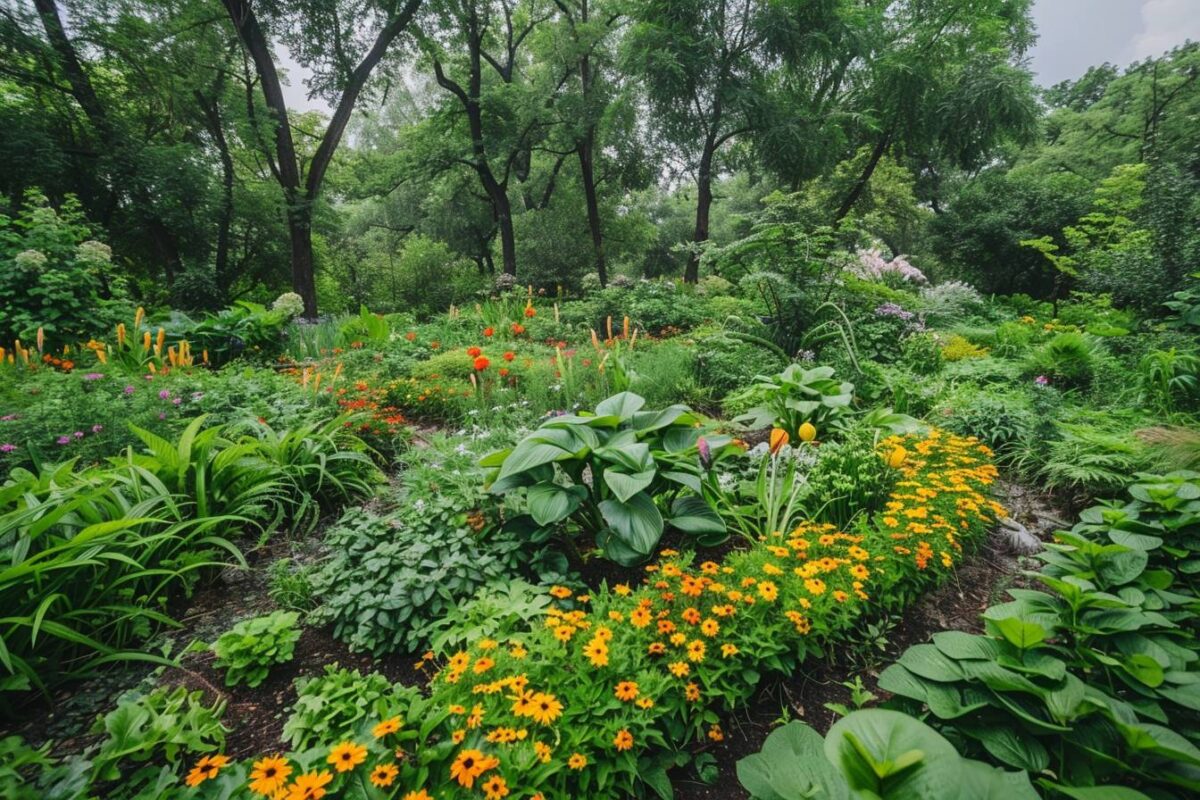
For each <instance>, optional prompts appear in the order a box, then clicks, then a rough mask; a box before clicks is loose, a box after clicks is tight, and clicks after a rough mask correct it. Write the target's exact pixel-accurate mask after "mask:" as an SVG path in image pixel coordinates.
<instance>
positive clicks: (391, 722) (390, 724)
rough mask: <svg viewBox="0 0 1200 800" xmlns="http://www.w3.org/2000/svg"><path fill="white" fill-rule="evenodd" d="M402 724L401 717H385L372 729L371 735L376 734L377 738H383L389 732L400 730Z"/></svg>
mask: <svg viewBox="0 0 1200 800" xmlns="http://www.w3.org/2000/svg"><path fill="white" fill-rule="evenodd" d="M400 725H401V722H400V718H399V717H392V718H391V719H385V720H384V721H383V722H381V723H379V724H378V725H376V726H375V727H374V728H372V729H371V735H372V736H374V737H375V738H376V739H382V738H383V737H385V736H387V735H388V734H389V733H395V732H397V731H398V730H400Z"/></svg>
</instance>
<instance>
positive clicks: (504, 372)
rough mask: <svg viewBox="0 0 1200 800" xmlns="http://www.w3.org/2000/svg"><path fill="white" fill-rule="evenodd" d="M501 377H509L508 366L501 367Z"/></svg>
mask: <svg viewBox="0 0 1200 800" xmlns="http://www.w3.org/2000/svg"><path fill="white" fill-rule="evenodd" d="M500 377H501V378H507V377H508V367H501V368H500Z"/></svg>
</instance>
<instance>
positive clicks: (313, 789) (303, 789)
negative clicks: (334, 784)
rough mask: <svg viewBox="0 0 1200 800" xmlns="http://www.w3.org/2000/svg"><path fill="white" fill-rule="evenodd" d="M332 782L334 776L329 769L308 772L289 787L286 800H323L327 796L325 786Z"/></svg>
mask: <svg viewBox="0 0 1200 800" xmlns="http://www.w3.org/2000/svg"><path fill="white" fill-rule="evenodd" d="M332 780H333V774H332V773H330V771H329V770H327V769H323V770H321V771H320V772H306V773H304V774H303V775H300V776H298V777H297V778H296V782H295V783H293V784H292V785H291V786H289V787H288V793H287V796H286V800H321V798H322V797H324V796H325V795H326V790H325V786H326V785H328V783H329V782H330V781H332Z"/></svg>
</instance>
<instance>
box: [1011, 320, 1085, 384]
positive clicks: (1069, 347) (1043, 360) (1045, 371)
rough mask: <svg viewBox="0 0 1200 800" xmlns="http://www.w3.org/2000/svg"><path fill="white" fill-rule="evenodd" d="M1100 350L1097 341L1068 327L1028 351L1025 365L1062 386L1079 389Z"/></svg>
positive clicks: (1034, 372)
mask: <svg viewBox="0 0 1200 800" xmlns="http://www.w3.org/2000/svg"><path fill="white" fill-rule="evenodd" d="M1100 354H1101V346H1100V344H1099V342H1098V341H1096V340H1095V339H1093V338H1090V337H1088V336H1086V335H1085V334H1082V333H1075V332H1071V331H1068V332H1065V333H1059V334H1057V335H1055V336H1054V338H1052V339H1051V340H1050V341H1048V342H1046V343H1045V344H1044V345H1042V346H1041V347H1039V348H1038V349H1037V350H1035V351H1034V352H1033V353H1032V354H1030V356H1029V359H1028V361H1027V363H1026V368H1025V369H1026V372H1027V373H1030V374H1034V375H1044V376H1046V377H1047V378H1049V379H1050V380H1051V381H1052V382H1053V383H1054V385H1055V386H1058V387H1060V388H1062V389H1064V390H1069V389H1081V388H1084V387H1086V386H1087V385H1088V384H1090V383H1091V380H1092V375H1093V374H1094V372H1095V370H1096V362H1097V360H1098V359H1099V357H1100Z"/></svg>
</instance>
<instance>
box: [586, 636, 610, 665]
mask: <svg viewBox="0 0 1200 800" xmlns="http://www.w3.org/2000/svg"><path fill="white" fill-rule="evenodd" d="M583 654H584V655H585V656H587V658H588V661H590V662H592V666H593V667H605V666H608V646H607V645H605V644H604V642H602V641H600V640H599V639H592V640H591V641H590V642H588V643H587V644H586V645H585V646H584V648H583Z"/></svg>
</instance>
